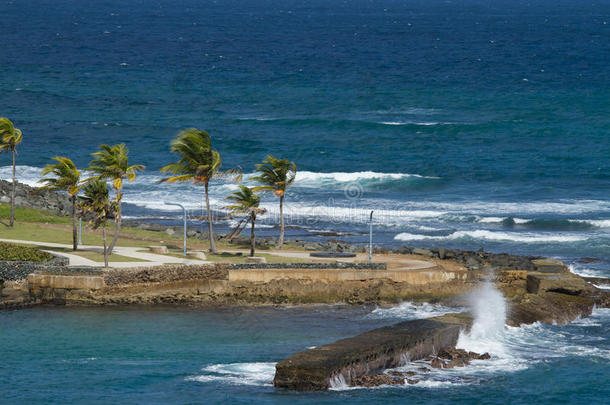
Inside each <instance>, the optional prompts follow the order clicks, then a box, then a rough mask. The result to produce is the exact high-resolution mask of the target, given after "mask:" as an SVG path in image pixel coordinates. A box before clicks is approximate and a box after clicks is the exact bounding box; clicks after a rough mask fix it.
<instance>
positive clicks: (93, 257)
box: [38, 245, 148, 262]
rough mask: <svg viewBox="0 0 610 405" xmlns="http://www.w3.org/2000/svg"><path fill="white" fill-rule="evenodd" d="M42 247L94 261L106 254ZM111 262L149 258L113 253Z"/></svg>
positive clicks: (42, 246) (101, 258)
mask: <svg viewBox="0 0 610 405" xmlns="http://www.w3.org/2000/svg"><path fill="white" fill-rule="evenodd" d="M38 248H40V249H44V250H48V251H52V252H60V253H69V254H72V255H76V256H80V257H84V258H85V259H89V260H93V261H94V262H104V254H103V253H100V252H92V251H90V250H77V251H76V252H75V251H73V250H72V249H64V248H49V247H45V246H44V245H40V246H38ZM108 261H109V262H147V261H148V260H142V259H138V258H136V257H129V256H121V255H116V254H112V255H110V256H109V257H108Z"/></svg>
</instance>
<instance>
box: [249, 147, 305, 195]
mask: <svg viewBox="0 0 610 405" xmlns="http://www.w3.org/2000/svg"><path fill="white" fill-rule="evenodd" d="M256 171H257V172H258V173H259V174H258V176H254V177H252V178H250V180H254V181H257V182H259V183H261V184H262V185H261V186H258V187H257V190H272V191H274V192H275V194H276V195H283V194H284V193H285V192H286V189H287V188H288V187H289V186H290V185H291V184H292V183H293V182H294V180H295V178H296V172H297V166H296V164H295V163H294V162H291V161H289V160H288V159H278V158H275V157H273V156H271V155H267V156H266V157H265V160H263V163H258V164H257V165H256Z"/></svg>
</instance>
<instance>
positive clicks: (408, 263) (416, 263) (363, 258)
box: [230, 250, 437, 270]
mask: <svg viewBox="0 0 610 405" xmlns="http://www.w3.org/2000/svg"><path fill="white" fill-rule="evenodd" d="M230 252H232V253H236V252H242V253H244V252H247V251H241V250H232V251H230ZM259 252H260V253H265V254H268V255H274V256H282V257H290V258H293V259H302V260H306V261H312V260H314V261H332V262H334V261H337V262H343V263H351V262H355V261H356V260H358V261H360V262H368V260H369V255H368V253H358V254H356V256H355V257H341V258H332V257H329V258H320V257H311V256H310V255H309V254H310V253H312V252H286V251H282V250H276V251H273V252H270V251H259ZM374 258H375V256H373V259H374ZM434 267H437V264H436V263H434V262H429V261H426V260H414V259H399V260H393V261H392V263H391V264H388V268H391V269H393V270H423V269H431V268H434Z"/></svg>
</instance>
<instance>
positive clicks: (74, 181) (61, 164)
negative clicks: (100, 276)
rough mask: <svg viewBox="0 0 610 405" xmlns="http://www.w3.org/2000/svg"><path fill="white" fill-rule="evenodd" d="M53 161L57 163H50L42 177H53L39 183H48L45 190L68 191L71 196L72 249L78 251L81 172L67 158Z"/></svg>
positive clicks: (55, 158) (55, 157)
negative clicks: (77, 212) (77, 224)
mask: <svg viewBox="0 0 610 405" xmlns="http://www.w3.org/2000/svg"><path fill="white" fill-rule="evenodd" d="M51 159H53V160H54V161H56V162H57V163H50V164H48V165H46V166H45V167H44V169H42V175H43V176H46V175H48V174H51V175H53V177H47V178H43V179H40V180H39V182H41V183H46V185H45V186H44V187H43V188H46V189H49V190H56V191H66V192H67V193H68V194H70V202H72V249H73V250H76V248H77V246H78V237H77V231H76V195H77V194H78V191H79V186H80V171H79V170H78V169H77V168H76V165H75V164H74V162H72V160H70V159H69V158H67V157H65V156H54V157H52V158H51Z"/></svg>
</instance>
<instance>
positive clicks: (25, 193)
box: [0, 180, 72, 216]
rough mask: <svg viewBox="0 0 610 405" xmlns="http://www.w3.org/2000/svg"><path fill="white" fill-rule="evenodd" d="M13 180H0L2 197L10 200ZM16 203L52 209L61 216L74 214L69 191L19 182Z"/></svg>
mask: <svg viewBox="0 0 610 405" xmlns="http://www.w3.org/2000/svg"><path fill="white" fill-rule="evenodd" d="M11 188H12V182H9V181H6V180H0V199H1V201H2V202H6V203H8V202H10V195H11ZM15 205H16V206H18V207H25V208H35V209H40V210H45V211H51V212H53V213H55V214H57V215H60V216H69V215H71V214H72V203H71V202H70V197H69V196H68V194H67V193H59V192H57V191H51V190H46V189H42V188H37V187H31V186H28V185H27V184H23V183H19V182H17V183H16V185H15Z"/></svg>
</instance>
